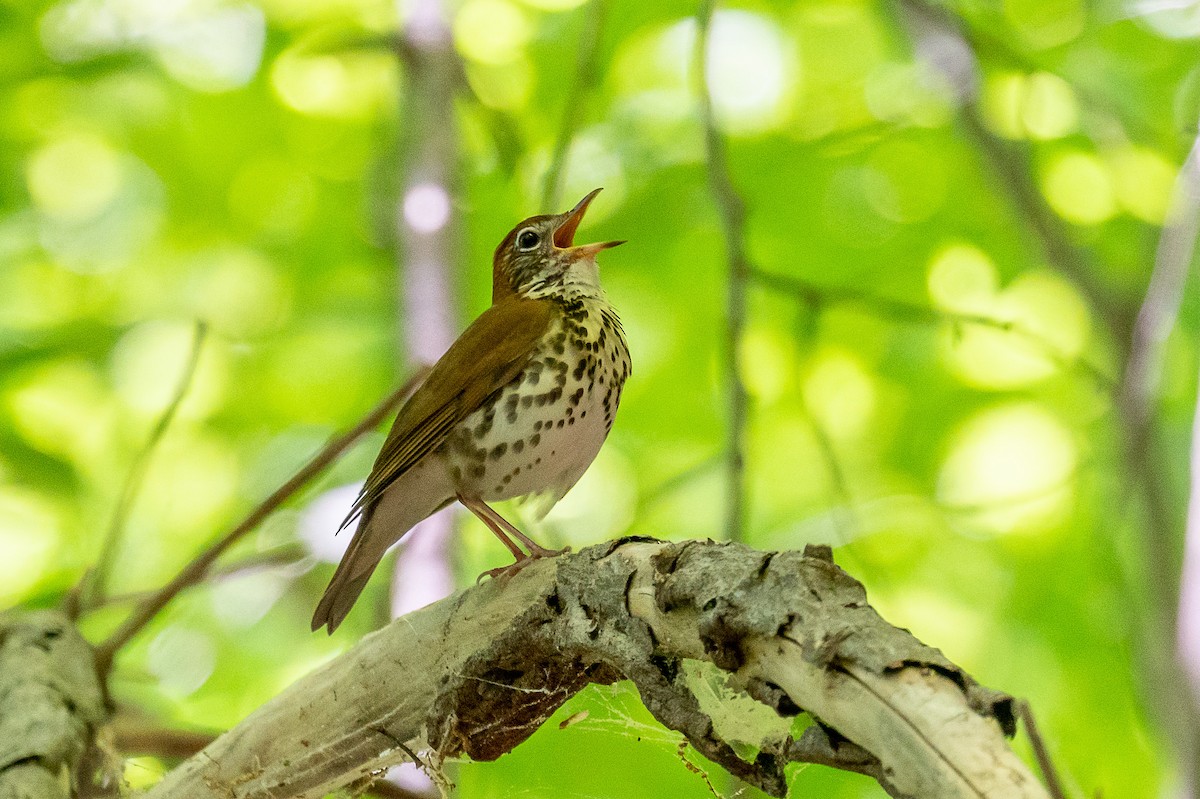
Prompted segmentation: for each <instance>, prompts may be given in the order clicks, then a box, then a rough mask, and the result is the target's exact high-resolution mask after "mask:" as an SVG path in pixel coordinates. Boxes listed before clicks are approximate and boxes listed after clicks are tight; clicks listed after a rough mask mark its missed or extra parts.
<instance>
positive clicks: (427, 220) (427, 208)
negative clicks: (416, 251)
mask: <svg viewBox="0 0 1200 799" xmlns="http://www.w3.org/2000/svg"><path fill="white" fill-rule="evenodd" d="M404 221H405V222H407V223H408V224H409V226H410V227H411V228H412V229H413V230H415V231H417V232H418V233H435V232H437V231H439V230H441V229H442V228H443V227H445V226H446V223H447V222H449V221H450V195H449V194H447V193H446V189H445V187H444V186H442V185H441V184H438V183H418V184H416V185H414V186H411V187H409V189H408V191H406V192H405V193H404Z"/></svg>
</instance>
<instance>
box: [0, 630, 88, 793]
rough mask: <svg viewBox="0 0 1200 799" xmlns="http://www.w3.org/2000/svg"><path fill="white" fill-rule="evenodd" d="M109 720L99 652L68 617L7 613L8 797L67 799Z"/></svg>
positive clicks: (1, 744)
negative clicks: (82, 763)
mask: <svg viewBox="0 0 1200 799" xmlns="http://www.w3.org/2000/svg"><path fill="white" fill-rule="evenodd" d="M105 715H106V713H105V704H104V695H103V693H102V691H101V688H100V681H99V679H98V677H97V676H96V665H95V659H94V655H93V653H92V648H91V646H90V645H89V644H88V643H87V642H86V641H84V640H83V638H81V637H80V635H79V633H78V632H77V631H76V630H75V627H74V625H73V624H72V623H71V622H70V620H68V619H67V617H66V616H64V615H63V614H61V613H58V612H55V611H49V610H41V611H34V612H31V613H20V612H16V611H12V612H8V613H5V614H2V615H0V799H59V798H60V797H61V798H62V799H66V797H67V795H68V791H69V787H70V779H71V774H72V773H73V771H74V769H75V766H76V765H77V764H78V763H79V760H80V758H81V757H82V756H83V753H84V751H85V750H86V749H87V747H88V746H89V745H90V744H91V741H92V735H93V733H94V731H95V728H96V727H97V726H98V725H99V724H100V723H101V722H102V721H103V720H104V717H105Z"/></svg>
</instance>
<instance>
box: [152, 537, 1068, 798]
mask: <svg viewBox="0 0 1200 799" xmlns="http://www.w3.org/2000/svg"><path fill="white" fill-rule="evenodd" d="M700 663H705V664H709V665H707V668H709V669H716V670H718V671H719V672H720V673H721V674H723V675H724V676H725V678H726V680H727V684H728V685H729V686H731V687H734V688H737V689H739V690H740V694H741V695H742V696H743V699H744V695H747V694H748V695H749V696H751V697H753V698H754V699H756V700H757V701H758V702H759V703H762V704H764V705H766V706H767V707H769V708H771V709H773V710H774V711H775V714H774V715H773V716H772V718H776V719H777V722H778V724H777V725H775V726H772V725H767V726H766V727H765V728H764V733H763V734H764V737H763V739H762V740H760V741H753V742H739V741H732V740H727V739H726V738H725V737H723V736H722V733H721V732H720V730H721V729H722V728H723V724H722V723H720V722H721V721H722V719H720V718H718V715H719V714H718V713H716V712H713V711H711V710H710V711H709V712H706V711H704V710H702V708H701V703H700V701H699V699H698V698H697V695H696V693H694V692H693V683H692V680H693V677H692V676H691V675H693V674H694V672H695V671H696V669H695V668H694V667H696V666H697V664H700ZM622 678H624V679H629V680H632V682H633V683H634V685H635V686H636V687H637V689H638V690H639V692H640V693H641V696H642V699H643V701H644V702H645V704H646V707H647V708H648V709H649V710H650V711H651V712H652V713H653V714H654V715H655V717H656V718H658V720H659V721H660V722H662V723H663V724H664V725H665V726H667V727H669V728H671V729H674V730H678V731H680V732H682V733H683V734H684V735H685V736H686V738H687V739H688V741H689V742H690V743H691V744H692V745H693V746H694V747H695V748H696V749H697V750H698V751H699V752H701V753H702V754H704V755H705V756H706V757H707V758H709V759H710V760H712V761H714V762H716V763H717V764H719V765H720V766H722V767H723V768H725V769H726V770H727V771H729V772H730V773H732V774H734V775H736V776H738V777H739V778H740V779H742V780H743V781H745V782H747V783H749V784H752V785H755V786H757V787H759V788H761V789H762V790H764V791H766V792H768V793H770V794H772V795H774V796H783V795H784V794H785V793H786V791H787V785H786V782H785V781H784V766H785V765H786V764H787V763H789V762H792V761H797V760H799V761H804V762H814V763H822V764H825V765H829V766H834V767H837V768H842V769H846V770H850V771H856V772H859V773H864V774H868V775H871V776H873V777H875V778H876V779H878V780H879V782H880V784H881V785H883V787H884V788H885V789H886V790H887V791H888V792H889V793H890V794H891V795H892V796H897V797H917V796H919V797H976V798H978V797H989V798H991V797H1030V798H1033V797H1038V799H1044V797H1047V793H1046V791H1045V789H1044V788H1043V787H1042V786H1041V785H1040V784H1039V783H1038V782H1037V781H1036V779H1035V778H1034V777H1033V775H1032V774H1031V772H1030V771H1029V770H1028V769H1027V767H1026V766H1025V765H1024V763H1022V762H1021V761H1020V760H1019V759H1018V758H1017V757H1016V756H1015V755H1014V754H1013V753H1012V751H1011V750H1010V749H1009V748H1008V746H1007V744H1006V742H1005V740H1004V735H1005V734H1009V735H1011V734H1012V732H1013V729H1014V726H1015V719H1014V716H1013V712H1014V703H1013V700H1012V698H1011V697H1009V696H1007V695H1004V694H1001V693H998V692H995V691H991V690H988V689H986V688H983V687H982V686H980V685H978V684H977V683H976V682H975V681H974V680H973V679H971V677H969V676H968V675H967V674H965V673H964V672H963V671H962V670H961V669H959V668H958V667H957V666H955V665H954V664H952V663H950V662H949V661H948V660H946V658H945V657H944V656H943V655H942V654H941V653H940V652H939V651H938V650H936V649H933V648H931V647H929V646H926V645H925V644H922V643H921V642H920V641H918V640H917V639H916V638H914V637H913V636H912V635H911V634H909V633H908V632H907V631H905V630H901V629H899V628H896V627H893V626H891V625H890V624H888V623H887V622H885V621H884V620H883V619H881V618H880V617H879V615H878V614H877V613H876V612H875V611H874V609H872V608H871V607H870V605H868V604H867V601H866V594H865V591H864V589H863V587H862V586H861V585H860V584H859V583H858V582H857V581H855V580H854V579H853V578H851V577H850V576H848V575H847V574H846V573H845V572H843V571H842V570H841V569H839V568H838V567H837V566H835V565H834V564H833V561H832V559H831V557H830V555H829V550H828V549H827V548H810V549H809V550H806V552H805V553H799V552H781V553H762V552H757V551H755V550H753V549H750V548H748V547H745V546H743V545H740V544H729V543H714V542H711V541H709V542H696V541H692V542H684V543H664V542H659V541H654V540H650V539H629V540H623V541H618V542H614V543H611V544H606V545H602V546H597V547H591V548H589V549H586V550H584V551H582V552H579V553H577V554H569V555H564V556H562V557H559V558H555V559H553V560H546V561H542V562H539V563H536V564H534V565H532V566H530V567H529V568H527V569H525V570H524V571H522V572H521V573H519V574H518V575H516V576H514V577H512V578H510V579H502V580H497V581H492V582H488V583H484V584H482V585H479V586H476V587H473V588H470V589H468V590H466V591H464V592H462V593H460V594H458V595H456V596H453V597H450V598H447V599H445V600H443V601H441V602H438V603H435V604H433V605H430V606H428V607H426V608H423V609H422V610H419V611H417V612H415V613H411V614H409V615H407V616H405V617H403V618H401V619H398V620H396V621H395V622H393V623H392V624H391V625H389V626H388V627H386V628H384V629H382V630H380V631H378V632H377V633H374V634H372V635H370V636H368V637H367V638H365V639H363V641H361V642H360V643H359V644H358V645H357V646H356V647H355V648H354V649H352V650H350V651H349V652H347V653H346V654H344V655H343V656H341V657H339V658H338V659H336V660H334V661H332V662H331V663H329V664H327V665H326V666H324V667H322V668H321V669H319V670H318V671H316V672H314V673H312V674H310V675H308V676H307V677H305V678H303V679H302V680H300V681H299V682H297V683H296V684H294V685H293V686H291V687H290V688H288V689H287V690H286V691H284V692H283V693H282V694H280V695H279V696H277V697H276V698H275V699H273V700H271V701H270V702H268V703H267V704H266V705H264V706H263V707H261V708H259V709H258V710H257V711H255V712H254V713H253V714H252V715H251V716H250V717H249V718H247V719H246V720H245V721H244V722H243V723H242V724H240V725H238V726H237V727H235V728H234V729H233V730H231V731H230V732H228V733H226V734H225V735H222V736H221V737H219V738H218V739H217V740H216V741H214V742H213V743H212V744H211V745H209V746H208V747H206V748H205V749H204V751H203V752H201V753H200V754H198V755H197V756H195V757H193V758H191V759H190V760H188V761H187V762H185V763H184V764H183V765H182V766H180V767H179V768H177V769H176V770H174V771H173V772H171V773H170V774H168V775H167V777H166V778H165V779H164V780H163V781H162V782H161V783H160V784H159V785H158V786H156V787H155V788H154V789H152V790H151V791H150V793H149V794H148V797H147V799H163V798H164V797H183V796H186V797H189V799H207V798H209V797H212V799H216V797H221V799H240V798H243V797H246V798H248V797H262V798H265V797H273V798H275V799H279V798H280V797H318V796H322V795H324V794H325V793H326V792H328V791H331V790H334V789H336V788H338V787H341V786H345V785H347V784H351V783H355V782H361V781H362V780H369V779H371V778H372V777H373V776H375V775H378V774H379V773H380V772H381V770H382V769H385V768H387V767H389V766H392V765H395V764H396V763H398V762H402V761H404V760H408V759H419V760H420V761H421V762H422V764H423V765H424V766H425V767H426V768H429V769H432V770H435V771H436V770H437V769H438V768H439V766H440V763H441V762H442V761H444V760H445V759H447V758H452V757H459V756H462V755H468V756H470V757H472V758H474V759H476V760H493V759H495V758H497V757H499V756H500V755H502V754H504V753H506V752H509V751H511V750H512V749H513V748H515V747H516V746H518V745H519V744H520V743H522V742H523V741H524V740H525V739H526V738H528V737H529V736H530V735H531V734H532V733H533V732H534V731H535V730H536V729H537V728H538V727H539V726H540V725H541V724H542V722H544V721H545V720H546V719H547V718H548V717H549V716H550V715H551V714H552V713H553V712H554V711H555V710H556V709H557V708H559V707H560V706H561V705H562V704H563V703H564V702H565V701H566V700H567V699H568V698H569V697H571V696H572V695H573V694H575V693H576V692H577V691H578V690H580V689H581V688H583V687H584V686H585V685H587V684H588V683H593V682H594V683H601V684H607V683H612V682H614V681H616V680H619V679H622ZM731 706H732V705H731ZM721 712H725V711H724V710H722V711H721ZM710 713H711V715H710ZM800 713H808V714H809V715H810V716H811V718H812V719H813V724H812V725H811V726H810V727H809V728H808V729H807V730H806V732H805V733H804V735H802V736H801V737H800V738H799V740H792V739H791V738H790V737H788V734H787V731H788V729H789V727H790V720H791V718H792V717H794V716H797V715H799V714H800ZM768 715H771V714H768ZM739 743H749V744H751V745H752V746H753V747H754V748H755V749H756V750H757V751H758V752H759V754H758V755H757V757H756V758H755V759H754V760H753V761H746V760H744V759H742V758H741V757H740V756H739V755H738V754H737V751H739V749H738V748H736V746H735V745H736V744H739Z"/></svg>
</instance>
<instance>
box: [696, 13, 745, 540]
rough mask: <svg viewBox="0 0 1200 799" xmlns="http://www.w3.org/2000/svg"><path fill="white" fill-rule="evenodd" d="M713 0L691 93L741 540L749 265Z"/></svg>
mask: <svg viewBox="0 0 1200 799" xmlns="http://www.w3.org/2000/svg"><path fill="white" fill-rule="evenodd" d="M715 6H716V0H701V2H700V8H699V9H698V10H697V12H696V27H697V31H696V51H695V54H694V56H693V63H694V65H695V67H694V72H695V76H696V94H697V96H698V97H699V102H700V122H701V124H702V126H703V128H704V147H705V152H706V157H707V161H708V186H709V191H710V192H711V193H712V197H713V202H714V203H715V204H716V206H717V213H718V215H719V216H720V219H721V227H722V231H723V233H724V236H725V257H726V260H727V262H728V269H729V277H728V285H727V287H726V296H725V351H724V361H723V365H724V372H725V383H726V387H725V391H726V400H727V402H728V405H729V408H728V413H729V420H728V429H727V431H726V438H725V458H726V464H725V468H726V480H727V484H726V500H725V503H726V504H725V534H726V536H727V537H728V538H729V540H731V541H738V540H741V539H742V538H743V536H744V527H745V520H746V486H745V471H746V418H747V415H748V404H749V401H748V397H747V394H746V385H745V383H744V382H743V381H742V363H741V354H740V351H739V348H740V345H741V341H742V333H743V331H744V329H745V327H746V283H747V282H748V280H749V276H750V262H749V258H748V257H747V254H746V207H745V203H744V202H743V201H742V197H741V195H740V194H738V191H737V189H736V188H734V185H733V180H732V178H731V177H730V173H729V162H728V157H727V155H726V151H725V140H724V138H723V137H722V136H721V132H720V131H719V130H718V128H717V119H716V113H715V111H714V109H713V100H712V93H711V92H710V91H709V86H708V46H709V40H710V34H711V33H712V25H713V14H714V11H715Z"/></svg>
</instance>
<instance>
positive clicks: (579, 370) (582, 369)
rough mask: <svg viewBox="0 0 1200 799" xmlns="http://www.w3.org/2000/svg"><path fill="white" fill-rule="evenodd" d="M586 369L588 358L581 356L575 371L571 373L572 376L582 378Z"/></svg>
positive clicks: (577, 378)
mask: <svg viewBox="0 0 1200 799" xmlns="http://www.w3.org/2000/svg"><path fill="white" fill-rule="evenodd" d="M586 371H587V360H586V359H584V358H580V359H579V363H578V364H577V365H576V367H575V371H574V372H572V373H571V376H572V377H574V378H575V379H576V380H582V379H583V373H584V372H586Z"/></svg>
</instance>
